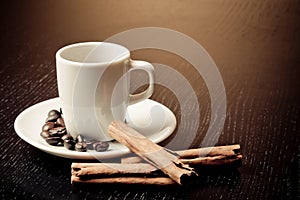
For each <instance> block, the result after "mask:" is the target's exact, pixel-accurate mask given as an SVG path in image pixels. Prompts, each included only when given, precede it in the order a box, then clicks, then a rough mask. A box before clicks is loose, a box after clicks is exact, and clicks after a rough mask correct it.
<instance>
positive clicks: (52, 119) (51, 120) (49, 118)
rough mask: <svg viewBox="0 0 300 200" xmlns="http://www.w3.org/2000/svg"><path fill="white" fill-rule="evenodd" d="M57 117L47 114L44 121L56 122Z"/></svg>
mask: <svg viewBox="0 0 300 200" xmlns="http://www.w3.org/2000/svg"><path fill="white" fill-rule="evenodd" d="M59 117H60V116H59V115H51V116H48V117H47V119H46V123H47V122H56V120H57V119H58V118H59Z"/></svg>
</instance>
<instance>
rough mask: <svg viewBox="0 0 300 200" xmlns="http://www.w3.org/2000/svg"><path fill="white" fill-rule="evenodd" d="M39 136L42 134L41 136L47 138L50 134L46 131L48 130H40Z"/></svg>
mask: <svg viewBox="0 0 300 200" xmlns="http://www.w3.org/2000/svg"><path fill="white" fill-rule="evenodd" d="M40 136H42V137H43V138H47V137H49V136H50V135H49V132H48V131H42V132H41V133H40Z"/></svg>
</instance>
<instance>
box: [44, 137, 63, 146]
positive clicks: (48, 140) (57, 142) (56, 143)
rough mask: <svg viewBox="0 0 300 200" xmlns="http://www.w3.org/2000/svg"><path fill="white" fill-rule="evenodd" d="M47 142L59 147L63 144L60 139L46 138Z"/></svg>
mask: <svg viewBox="0 0 300 200" xmlns="http://www.w3.org/2000/svg"><path fill="white" fill-rule="evenodd" d="M46 142H47V143H48V144H50V145H53V146H57V145H58V144H59V143H60V142H61V138H60V137H48V138H46Z"/></svg>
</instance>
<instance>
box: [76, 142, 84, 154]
mask: <svg viewBox="0 0 300 200" xmlns="http://www.w3.org/2000/svg"><path fill="white" fill-rule="evenodd" d="M75 150H76V151H80V152H84V151H86V143H85V142H77V143H76V144H75Z"/></svg>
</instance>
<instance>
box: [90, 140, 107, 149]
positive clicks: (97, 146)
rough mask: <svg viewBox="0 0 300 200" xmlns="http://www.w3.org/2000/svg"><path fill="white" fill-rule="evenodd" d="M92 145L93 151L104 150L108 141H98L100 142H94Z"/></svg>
mask: <svg viewBox="0 0 300 200" xmlns="http://www.w3.org/2000/svg"><path fill="white" fill-rule="evenodd" d="M93 147H94V150H95V151H106V150H107V149H108V147H109V144H108V142H103V141H100V142H95V143H94V144H93Z"/></svg>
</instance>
